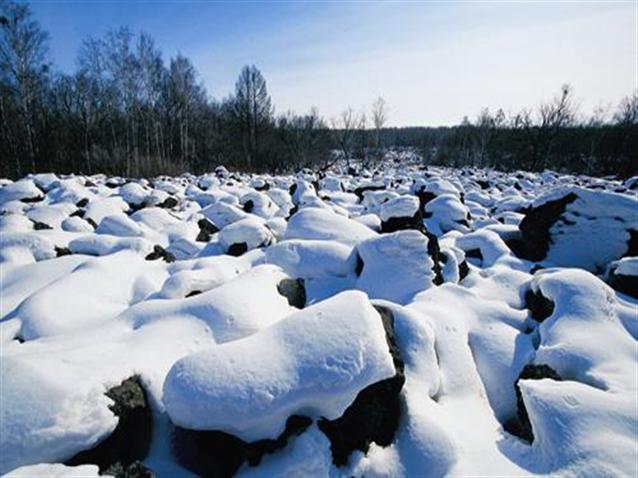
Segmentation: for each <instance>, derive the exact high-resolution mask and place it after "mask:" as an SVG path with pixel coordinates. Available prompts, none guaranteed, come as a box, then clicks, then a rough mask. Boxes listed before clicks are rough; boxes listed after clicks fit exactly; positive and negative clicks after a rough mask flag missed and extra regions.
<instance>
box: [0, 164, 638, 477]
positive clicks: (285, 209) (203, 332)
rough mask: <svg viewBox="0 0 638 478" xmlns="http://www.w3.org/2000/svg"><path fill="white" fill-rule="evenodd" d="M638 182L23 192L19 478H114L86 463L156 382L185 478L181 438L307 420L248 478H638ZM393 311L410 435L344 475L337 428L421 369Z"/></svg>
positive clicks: (241, 184) (14, 445)
mask: <svg viewBox="0 0 638 478" xmlns="http://www.w3.org/2000/svg"><path fill="white" fill-rule="evenodd" d="M637 183H638V182H637V181H635V180H628V181H626V182H625V183H623V182H622V181H619V180H611V179H594V178H589V177H584V176H580V177H577V176H570V175H565V174H558V173H554V172H544V173H539V174H532V173H524V172H519V173H512V174H503V173H497V172H493V171H484V170H469V169H468V170H454V169H444V168H434V167H430V168H423V167H421V166H419V165H417V164H412V165H410V164H399V163H394V164H386V165H384V166H383V167H380V168H379V170H378V171H376V172H375V171H374V170H361V169H359V170H357V171H352V170H348V168H347V167H346V166H345V165H343V167H336V168H333V169H332V170H331V171H330V172H328V173H325V174H324V173H322V174H316V173H312V172H310V171H306V172H302V173H299V174H298V175H294V176H293V175H290V176H270V175H249V174H239V173H229V172H228V171H226V170H225V169H224V168H218V169H217V170H215V171H214V172H212V173H210V174H206V175H202V176H192V175H184V176H181V177H178V178H170V177H160V178H153V179H141V180H125V179H123V178H112V177H106V176H102V175H96V176H91V177H85V176H59V177H57V176H53V175H36V176H30V177H27V178H24V179H22V180H19V181H16V182H11V181H2V182H1V183H0V184H1V186H0V213H1V215H0V280H1V289H0V291H1V302H0V374H1V375H0V474H7V473H8V476H15V477H27V476H59V477H66V476H69V477H71V476H72V477H79V476H87V477H88V476H98V469H97V467H96V466H93V465H91V464H87V465H83V466H81V467H69V466H65V465H64V464H63V463H64V462H65V461H67V460H68V459H69V458H71V457H72V456H74V455H75V454H76V453H78V452H80V451H82V450H86V449H90V448H92V447H93V446H95V445H96V444H97V443H99V442H100V441H101V440H103V439H105V438H106V437H107V436H108V435H109V434H111V433H112V431H113V430H114V429H115V427H116V426H117V423H118V419H117V417H115V415H114V414H113V413H112V412H111V410H110V409H109V405H111V404H112V401H111V399H109V398H108V397H106V396H105V392H106V391H107V390H108V389H110V388H112V387H114V386H117V385H119V384H120V383H121V382H123V381H124V380H126V379H127V378H129V377H132V376H135V375H137V376H139V377H140V379H141V383H142V384H143V386H144V388H145V390H146V392H147V394H148V396H149V399H150V403H151V406H152V409H153V422H154V431H153V440H152V443H151V448H150V452H149V454H148V456H147V457H146V459H145V460H144V463H145V464H146V465H147V466H148V468H150V469H151V470H152V471H153V472H154V473H155V474H156V475H157V476H160V477H162V476H171V477H172V476H191V473H190V472H189V471H187V470H185V469H184V468H182V467H181V466H180V464H179V463H178V461H177V459H176V458H175V456H174V454H173V453H172V451H171V446H170V441H171V437H170V435H171V429H172V427H173V426H174V425H177V426H180V427H184V428H188V429H192V430H217V431H223V432H226V433H230V434H233V435H235V436H237V437H239V438H242V439H244V440H248V441H255V440H260V439H267V438H271V439H272V438H276V437H277V436H278V435H279V434H280V433H282V431H283V429H284V426H285V424H286V420H287V418H288V417H290V416H291V415H295V414H297V415H304V416H307V417H310V418H311V419H312V421H313V423H312V424H311V425H310V426H309V427H308V428H307V429H306V430H305V431H304V432H303V433H301V434H300V435H299V436H295V437H293V438H291V439H290V440H289V441H288V443H287V445H286V446H285V447H284V448H282V449H280V450H277V451H275V452H274V453H272V454H267V455H265V456H264V458H263V460H262V461H261V463H260V464H259V465H258V466H256V467H252V466H248V465H247V464H244V465H243V466H242V468H241V469H240V470H239V471H238V474H239V475H242V476H262V477H263V476H268V477H270V476H290V477H293V476H312V477H321V476H330V477H341V476H343V477H349V476H356V477H360V476H365V477H373V476H384V477H386V476H396V477H400V476H406V477H413V476H428V477H430V476H433V477H436V476H465V475H472V476H496V475H498V476H525V475H547V474H560V475H565V476H636V475H637V474H638V469H637V466H638V465H637V463H638V436H637V433H638V416H637V415H638V405H637V404H638V384H637V380H638V374H637V367H638V348H637V338H638V309H637V305H638V299H636V298H635V296H636V295H637V294H638V291H633V293H632V291H631V289H627V287H631V284H635V283H636V282H635V280H636V279H635V278H636V276H638V268H637V267H636V263H637V262H636V261H637V260H638V259H635V258H632V257H633V256H636V255H637V251H636V249H637V248H638V200H637V194H638V190H637V189H636V188H635V185H636V184H637ZM565 198H568V199H569V200H565V201H564V204H562V203H561V204H559V203H560V201H562V200H564V199H565ZM548 203H550V204H558V206H556V208H557V211H558V212H556V211H554V213H553V214H554V217H551V218H550V219H547V221H549V222H548V223H547V224H545V225H544V226H542V227H541V226H538V224H539V223H534V227H535V228H536V229H535V230H534V231H532V232H531V233H530V232H529V225H530V219H529V218H527V217H528V215H529V214H530V211H533V210H538V208H540V207H542V206H543V205H546V204H548ZM535 208H536V209H535ZM543 214H545V213H543ZM549 215H550V216H551V214H549ZM543 217H544V218H547V217H548V216H547V214H545V215H544V216H543ZM397 225H398V226H397ZM388 227H396V228H397V229H396V230H393V231H392V232H385V231H386V230H387V228H388ZM543 227H544V228H545V229H543ZM541 229H542V230H543V231H545V232H544V233H543V234H544V236H543V234H540V233H539V232H538V231H541ZM382 231H383V232H382ZM426 232H427V234H426ZM541 232H542V231H541ZM526 234H527V235H526ZM530 234H531V235H530ZM539 234H540V235H539ZM537 236H538V237H540V236H543V237H544V238H545V239H544V242H543V241H541V242H543V243H540V242H538V241H539V239H538V237H537ZM530 237H532V238H533V240H534V241H536V243H534V244H532V246H533V247H535V249H534V253H533V254H536V255H537V256H538V254H540V256H538V257H533V260H531V259H530V255H529V254H526V253H521V252H520V251H521V248H520V244H521V242H524V241H528V242H529V240H530ZM517 241H518V244H519V247H517V246H516V243H517ZM526 244H527V243H526ZM527 245H529V244H527ZM527 245H526V246H525V247H527ZM435 249H436V250H435ZM539 250H540V251H541V252H538V251H539ZM158 251H159V252H158ZM513 251H516V253H517V254H518V256H517V255H516V254H515V253H514V252H513ZM533 254H532V255H533ZM612 273H613V274H615V280H616V282H613V281H612V280H611V279H612ZM628 278H629V279H628ZM631 278H633V279H631ZM286 279H303V284H304V286H303V287H304V288H305V299H306V304H305V307H303V308H301V307H302V306H303V302H302V303H301V304H300V303H298V300H297V301H295V300H292V299H291V298H290V297H287V296H285V295H284V294H283V293H282V290H281V284H282V281H285V280H286ZM628 280H629V282H627V281H628ZM631 280H633V281H634V282H633V283H632V282H631ZM618 281H625V282H624V284H630V285H629V286H627V285H625V288H624V289H623V290H622V292H619V290H621V288H620V287H618V286H617V284H618V283H619V282H618ZM608 284H611V285H613V286H614V287H616V289H618V290H615V289H614V288H612V287H610V285H608ZM530 295H531V296H535V297H542V298H543V299H544V300H547V301H550V302H551V304H552V307H553V308H552V309H551V310H549V311H548V313H547V314H546V317H543V318H542V319H539V318H538V317H532V315H533V313H536V312H533V311H532V310H531V309H533V308H534V307H533V306H532V305H530V304H531V302H530V300H532V299H533V298H532V299H530ZM632 295H633V296H634V297H632ZM301 300H302V301H303V299H301ZM379 306H382V307H385V308H386V309H388V310H390V311H391V312H392V316H393V318H394V335H395V340H396V343H397V346H398V350H399V353H400V356H401V359H402V361H403V362H404V365H405V370H404V374H405V383H404V385H403V388H402V390H401V392H400V393H401V405H402V406H401V416H400V420H399V424H398V428H397V430H396V433H395V435H394V440H393V442H392V444H390V445H389V446H385V447H382V446H379V445H377V444H375V443H372V444H371V445H370V447H369V449H368V450H367V452H366V453H364V452H362V451H355V452H354V453H352V454H351V455H350V459H349V461H348V463H347V464H346V465H343V466H340V467H338V466H336V465H335V464H334V463H333V461H332V455H331V448H330V441H329V440H328V438H327V436H326V435H324V433H323V432H322V431H321V429H320V428H319V426H318V425H317V422H318V421H319V420H320V419H321V418H322V417H324V418H327V419H329V420H333V419H336V418H338V417H340V416H341V415H342V414H343V413H344V411H345V410H346V409H347V408H348V407H349V406H350V405H351V404H352V402H353V401H354V399H355V398H356V396H357V394H358V393H359V392H360V391H361V390H363V389H364V388H365V387H368V386H369V385H371V384H374V383H376V382H379V381H381V380H384V379H388V378H390V377H392V376H393V375H394V374H395V373H396V372H397V370H396V369H395V365H393V361H392V357H391V355H390V352H389V349H388V343H387V342H386V335H385V334H386V332H385V330H384V326H383V324H382V321H381V316H380V314H379V312H378V311H377V309H375V307H379ZM300 308H301V309H300ZM534 319H538V320H534ZM529 364H535V365H547V366H549V367H551V368H552V369H553V370H554V371H556V372H557V373H558V374H559V375H560V377H562V380H561V381H558V380H553V379H551V378H543V379H540V380H533V379H523V380H520V382H519V383H518V385H519V387H520V395H521V397H522V400H523V402H524V404H525V408H526V410H527V413H528V415H529V422H530V424H531V427H532V430H533V435H534V441H533V442H532V443H531V444H530V443H529V442H526V441H524V440H521V439H520V438H518V437H516V436H514V435H512V434H510V433H509V432H507V431H505V428H506V427H505V424H506V423H507V422H508V420H511V419H512V418H514V417H516V416H517V406H518V405H517V395H516V391H515V383H516V382H517V379H518V377H519V375H520V374H521V371H522V370H523V368H524V367H525V366H526V365H529ZM173 424H174V425H173Z"/></svg>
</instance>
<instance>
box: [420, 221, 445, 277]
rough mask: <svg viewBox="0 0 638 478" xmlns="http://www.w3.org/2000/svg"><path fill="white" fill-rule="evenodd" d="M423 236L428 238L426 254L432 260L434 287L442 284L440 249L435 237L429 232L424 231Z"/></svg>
mask: <svg viewBox="0 0 638 478" xmlns="http://www.w3.org/2000/svg"><path fill="white" fill-rule="evenodd" d="M424 234H425V235H426V236H427V238H428V254H429V256H430V257H431V258H432V272H434V279H432V283H433V284H434V285H441V284H443V273H442V268H441V262H442V260H441V258H442V254H441V248H440V247H439V240H438V239H437V238H436V236H435V235H434V234H432V233H430V232H427V231H425V232H424Z"/></svg>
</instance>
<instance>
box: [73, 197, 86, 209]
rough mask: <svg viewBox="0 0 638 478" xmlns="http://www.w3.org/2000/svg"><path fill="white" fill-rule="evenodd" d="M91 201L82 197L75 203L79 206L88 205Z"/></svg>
mask: <svg viewBox="0 0 638 478" xmlns="http://www.w3.org/2000/svg"><path fill="white" fill-rule="evenodd" d="M88 203H89V199H88V198H82V199H80V200H79V201H78V202H77V203H75V205H76V206H77V207H86V205H87V204H88Z"/></svg>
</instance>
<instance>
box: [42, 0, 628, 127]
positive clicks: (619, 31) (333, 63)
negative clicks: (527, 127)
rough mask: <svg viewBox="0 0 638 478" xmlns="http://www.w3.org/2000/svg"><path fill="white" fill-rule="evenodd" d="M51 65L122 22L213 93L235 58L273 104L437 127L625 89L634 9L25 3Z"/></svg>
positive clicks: (604, 4) (585, 108) (588, 104)
mask: <svg viewBox="0 0 638 478" xmlns="http://www.w3.org/2000/svg"><path fill="white" fill-rule="evenodd" d="M31 6H32V9H33V11H34V12H35V14H36V18H37V19H38V20H39V21H40V23H41V24H42V25H43V27H44V28H45V29H46V30H48V31H49V33H50V34H51V50H52V53H53V56H54V61H55V64H56V65H57V67H58V68H60V69H62V70H65V71H72V70H73V68H74V65H75V57H76V53H77V50H78V47H79V45H80V43H81V41H82V40H83V39H84V38H86V37H87V36H90V35H94V36H100V35H102V34H103V33H104V32H106V31H107V30H108V29H110V28H114V27H118V26H122V25H127V26H129V27H130V28H131V29H132V30H133V31H145V32H147V33H149V34H151V35H152V36H153V37H154V38H155V40H156V42H157V44H158V45H159V46H160V48H161V49H162V51H163V52H164V57H165V59H168V58H169V57H171V56H174V55H175V54H176V53H177V52H181V53H183V54H184V55H186V56H188V57H189V58H191V60H192V61H193V63H194V64H195V66H196V67H197V69H198V70H199V73H200V75H201V77H202V79H203V81H204V83H205V84H206V87H207V89H208V92H209V93H210V94H211V95H212V96H214V97H217V98H220V97H223V96H226V95H227V94H228V93H229V92H231V91H232V89H233V85H234V82H235V79H236V77H237V75H238V73H239V71H240V69H241V67H242V66H243V65H244V64H253V63H254V64H256V65H257V66H258V67H259V68H260V69H261V71H262V72H263V74H264V76H265V77H266V80H267V81H268V87H269V91H270V93H271V96H272V98H273V101H274V103H275V105H276V107H277V111H279V112H282V111H285V110H289V109H291V110H295V111H297V112H304V111H307V110H308V109H309V108H310V107H311V106H313V105H314V106H317V107H318V108H319V111H320V112H321V114H322V115H323V116H325V117H326V118H330V117H332V116H335V115H337V114H338V113H339V112H340V111H341V110H342V109H344V107H345V106H347V105H351V106H353V107H354V108H355V109H357V110H364V109H369V106H370V104H371V103H372V101H373V100H374V99H375V98H376V97H377V96H379V95H381V96H383V97H384V98H385V99H386V101H387V103H388V105H389V107H390V121H389V123H390V124H391V125H395V126H404V125H445V124H455V123H458V122H460V121H461V119H462V118H463V116H465V115H467V116H469V117H470V118H473V117H475V116H476V115H477V114H478V112H479V111H480V109H481V108H482V107H484V106H487V107H490V108H491V109H494V108H497V107H503V108H504V109H505V110H506V111H517V110H519V109H521V108H523V107H526V106H533V105H536V104H538V103H539V102H540V101H541V100H542V99H544V98H548V97H551V96H552V95H554V94H556V93H558V91H559V89H560V85H561V84H562V83H566V82H567V83H570V84H571V85H572V86H573V87H574V90H575V96H576V98H577V99H578V100H579V102H580V109H581V111H582V112H583V113H590V112H591V111H593V109H594V108H595V107H597V106H599V105H608V104H613V105H616V104H617V103H618V101H619V100H620V99H621V98H622V97H623V96H626V95H628V94H630V93H631V92H632V91H634V89H635V88H636V87H637V75H638V73H637V63H636V62H637V60H636V57H637V55H638V53H637V48H638V45H637V41H638V40H637V38H638V36H637V32H636V28H637V11H638V10H637V8H638V7H637V4H636V2H635V1H634V0H628V1H620V2H614V1H609V0H607V1H599V2H592V1H542V0H540V1H535V2H514V1H499V0H496V1H482V2H452V1H447V2H442V1H440V2H426V1H420V2H415V1H412V2H405V1H403V2H401V1H395V2H392V1H385V2H380V1H379V2H378V1H360V2H343V1H341V2H281V1H280V2H266V1H252V2H240V1H234V2H215V1H165V0H164V1H136V2H133V1H112V0H111V1H109V0H106V1H105V0H102V1H89V0H85V1H68V2H60V1H42V0H41V1H36V2H31Z"/></svg>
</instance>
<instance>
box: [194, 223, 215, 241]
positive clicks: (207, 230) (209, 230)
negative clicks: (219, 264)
mask: <svg viewBox="0 0 638 478" xmlns="http://www.w3.org/2000/svg"><path fill="white" fill-rule="evenodd" d="M197 225H198V226H199V233H198V234H197V237H196V238H195V240H196V241H199V242H208V241H210V236H212V235H213V234H215V233H217V232H219V228H218V227H217V226H216V225H215V224H213V223H212V222H211V221H209V220H208V219H206V218H202V219H200V220H199V221H197Z"/></svg>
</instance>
